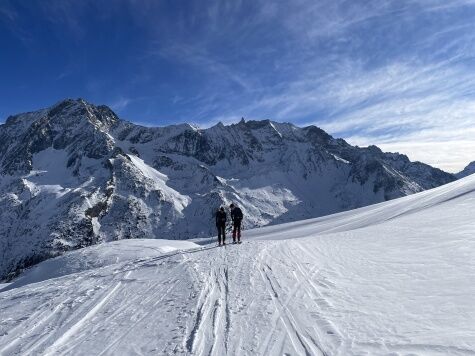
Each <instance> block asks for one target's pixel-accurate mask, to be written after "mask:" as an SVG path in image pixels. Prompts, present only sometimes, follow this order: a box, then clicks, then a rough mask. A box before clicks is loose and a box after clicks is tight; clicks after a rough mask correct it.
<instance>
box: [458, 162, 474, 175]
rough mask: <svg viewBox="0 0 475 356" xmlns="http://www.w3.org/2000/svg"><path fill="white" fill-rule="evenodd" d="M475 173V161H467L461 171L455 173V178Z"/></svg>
mask: <svg viewBox="0 0 475 356" xmlns="http://www.w3.org/2000/svg"><path fill="white" fill-rule="evenodd" d="M474 173H475V161H473V162H471V163H469V164H468V165H467V167H465V168H464V169H463V170H462V171H461V172H459V173H457V174H455V176H456V177H457V178H459V179H460V178H464V177H466V176H469V175H471V174H474Z"/></svg>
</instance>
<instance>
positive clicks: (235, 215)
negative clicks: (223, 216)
mask: <svg viewBox="0 0 475 356" xmlns="http://www.w3.org/2000/svg"><path fill="white" fill-rule="evenodd" d="M229 207H230V208H231V220H232V221H233V244H235V243H236V237H237V243H238V244H240V243H241V221H242V210H241V209H239V208H238V207H237V206H236V205H234V204H231V205H230V206H229Z"/></svg>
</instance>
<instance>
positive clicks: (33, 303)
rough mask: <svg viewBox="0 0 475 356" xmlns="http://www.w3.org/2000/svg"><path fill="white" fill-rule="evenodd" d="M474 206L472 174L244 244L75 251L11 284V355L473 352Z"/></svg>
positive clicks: (248, 237) (119, 245) (274, 229)
mask: <svg viewBox="0 0 475 356" xmlns="http://www.w3.org/2000/svg"><path fill="white" fill-rule="evenodd" d="M474 210H475V176H469V177H467V178H464V179H462V180H459V181H456V182H454V183H450V184H447V185H445V186H442V187H439V188H436V189H433V190H430V191H425V192H422V193H419V194H415V195H412V196H408V197H404V198H401V199H397V200H393V201H390V202H386V203H381V204H377V205H373V206H370V207H366V208H362V209H358V210H354V211H349V212H346V213H341V214H335V215H331V216H328V217H323V218H318V219H312V220H305V221H300V222H295V223H289V224H284V225H279V226H271V227H267V228H262V229H256V230H251V231H245V232H244V234H243V240H244V243H243V244H242V245H236V246H235V245H228V246H226V247H224V248H223V247H216V246H215V244H214V243H207V242H206V241H204V240H203V241H198V242H199V243H201V244H202V245H201V246H198V245H195V244H193V243H192V242H179V241H178V242H177V241H156V240H128V241H120V242H113V243H108V244H103V245H100V246H95V247H92V248H88V249H83V250H81V251H76V252H71V253H68V254H66V255H64V256H62V257H60V258H57V259H53V260H50V261H46V262H43V263H41V264H39V265H38V266H37V267H35V268H33V269H31V270H30V271H28V272H26V273H25V274H24V275H23V276H21V277H20V278H19V279H17V280H16V281H14V282H13V283H12V284H10V285H4V290H3V291H1V292H0V314H1V319H0V354H2V355H119V354H120V355H129V354H130V355H170V354H178V355H217V356H218V355H475V303H474V300H473V297H474V295H475V258H474V256H475V219H474V214H473V211H474ZM228 239H229V238H228Z"/></svg>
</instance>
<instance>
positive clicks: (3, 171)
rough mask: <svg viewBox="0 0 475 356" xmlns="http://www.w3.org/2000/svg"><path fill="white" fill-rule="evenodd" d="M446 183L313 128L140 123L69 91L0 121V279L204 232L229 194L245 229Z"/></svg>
mask: <svg viewBox="0 0 475 356" xmlns="http://www.w3.org/2000/svg"><path fill="white" fill-rule="evenodd" d="M454 179H455V177H454V176H453V175H451V174H448V173H445V172H443V171H441V170H439V169H436V168H433V167H430V166H428V165H425V164H422V163H418V162H410V161H409V159H408V158H407V157H406V156H404V155H400V154H396V153H384V152H382V151H381V150H380V149H378V148H377V147H374V146H370V147H368V148H359V147H353V146H351V145H349V144H348V143H347V142H345V141H344V140H342V139H335V138H333V137H332V136H331V135H329V134H328V133H326V132H325V131H323V130H321V129H320V128H317V127H315V126H309V127H304V128H300V127H297V126H295V125H292V124H289V123H278V122H274V121H271V120H263V121H252V120H248V121H246V120H242V121H240V122H239V123H237V124H231V125H216V126H213V127H211V128H207V129H198V128H196V127H195V126H193V125H189V124H179V125H171V126H166V127H155V128H149V127H143V126H139V125H135V124H133V123H130V122H127V121H124V120H121V119H119V118H118V117H117V116H116V115H115V114H114V112H113V111H112V110H110V109H109V108H108V107H106V106H95V105H92V104H90V103H87V102H86V101H84V100H82V99H77V100H72V99H68V100H64V101H61V102H59V103H57V104H55V105H54V106H52V107H51V108H47V109H42V110H39V111H37V112H33V113H26V114H20V115H15V116H13V117H10V118H8V120H7V121H6V123H5V124H3V125H0V221H1V222H2V224H1V225H0V249H1V251H2V252H3V256H2V259H0V279H2V278H5V277H7V276H13V275H14V274H15V273H16V272H17V271H19V269H21V268H22V267H25V266H29V265H32V264H35V263H37V262H39V261H41V260H44V259H47V258H49V257H52V256H56V255H59V254H61V253H63V252H64V251H68V250H72V249H77V248H81V247H84V246H88V245H92V244H96V243H99V242H104V241H113V240H120V239H128V238H166V239H188V238H196V237H205V236H210V235H211V234H213V233H214V229H215V227H214V221H213V214H214V212H215V210H216V208H217V207H219V206H220V205H225V206H228V205H229V204H230V203H231V202H235V203H237V204H238V205H240V206H241V208H242V210H243V211H244V214H245V220H244V227H245V228H246V229H248V228H252V227H256V226H264V225H269V224H277V223H282V222H289V221H296V220H301V219H305V218H313V217H318V216H323V215H326V214H330V213H335V212H340V211H344V210H349V209H353V208H358V207H361V206H365V205H368V204H373V203H378V202H382V201H385V200H388V199H393V198H397V197H401V196H405V195H408V194H412V193H415V192H420V191H422V190H425V189H429V188H433V187H437V186H439V185H442V184H445V183H448V182H450V181H453V180H454Z"/></svg>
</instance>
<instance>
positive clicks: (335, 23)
mask: <svg viewBox="0 0 475 356" xmlns="http://www.w3.org/2000/svg"><path fill="white" fill-rule="evenodd" d="M28 4H29V5H28V6H25V5H24V4H23V5H21V6H20V5H18V3H16V2H14V1H10V0H5V2H4V3H2V4H0V26H3V29H5V30H7V31H6V32H5V31H4V32H3V34H5V33H9V34H11V35H12V36H13V37H14V38H16V39H18V40H19V41H20V42H21V43H24V47H25V48H26V49H25V52H26V53H22V54H21V56H20V55H19V56H18V58H15V57H12V58H11V62H10V63H6V65H2V67H3V68H12V66H11V63H15V64H17V63H21V61H22V60H25V58H26V59H28V58H30V57H31V58H32V61H33V62H32V63H34V65H25V67H24V68H22V67H21V66H20V65H15V66H13V71H14V70H15V68H18V75H17V77H18V76H22V75H23V76H25V77H26V78H27V79H28V82H29V83H30V82H31V83H30V87H31V93H28V92H27V91H25V88H21V89H20V88H19V89H18V92H15V85H14V84H15V83H14V82H12V83H10V84H11V85H8V82H6V87H8V89H9V90H8V91H4V92H2V91H1V88H0V94H1V95H0V111H1V112H7V111H8V110H16V109H14V107H13V104H14V103H15V100H16V99H15V98H19V97H23V96H25V95H28V94H30V95H28V97H31V98H34V99H37V98H38V95H37V93H38V92H41V96H42V97H44V98H43V99H42V100H44V101H45V102H44V104H43V101H41V104H38V106H39V107H43V106H46V104H50V102H56V101H57V100H59V99H60V98H59V97H58V95H64V96H69V97H77V96H82V97H85V98H86V99H88V100H90V101H92V102H96V103H99V104H102V103H105V104H109V105H110V106H111V107H112V108H113V109H114V110H116V111H117V112H118V114H119V115H120V116H122V117H125V118H126V119H129V120H131V121H135V122H140V123H141V124H145V125H165V124H170V123H176V122H185V121H187V122H192V123H194V124H198V125H200V126H211V125H214V124H215V123H217V122H218V121H222V122H224V123H232V122H235V121H236V120H239V119H240V118H241V117H242V116H244V117H245V118H254V119H261V118H270V119H274V120H277V121H287V122H293V123H295V124H298V125H308V124H315V125H318V126H320V127H322V128H323V129H325V130H327V131H329V132H330V133H331V134H333V135H334V136H337V137H343V138H345V139H347V140H348V141H349V142H350V143H353V144H358V145H369V144H376V145H378V146H380V147H381V148H383V149H385V150H391V151H399V152H401V153H405V154H407V155H408V156H409V157H410V158H411V159H415V160H421V161H424V162H426V163H429V164H432V165H434V166H437V167H440V168H443V169H445V170H448V171H451V172H455V171H459V170H461V169H462V168H463V167H464V166H465V165H466V164H468V163H469V162H470V161H473V160H474V159H475V150H474V144H473V141H474V139H473V137H474V135H473V134H474V132H473V130H474V129H473V128H474V127H475V116H474V114H475V113H474V111H475V89H473V88H475V57H474V53H475V0H451V1H446V0H385V1H363V0H331V1H330V0H320V1H314V0H294V1H284V0H276V1H272V2H269V1H264V0H253V1H250V0H239V1H237V0H206V1H200V2H199V3H198V2H185V3H182V2H180V3H176V2H165V1H152V0H142V1H137V0H114V1H111V2H107V3H102V2H96V1H92V0H85V1H81V2H77V1H72V0H61V1H57V0H52V1H48V2H42V1H37V0H32V1H31V2H30V3H28ZM34 4H36V5H34ZM31 9H34V11H33V10H31ZM28 10H31V11H30V12H31V13H30V14H29V16H27V15H28ZM36 29H44V33H43V34H42V36H40V35H38V34H37V32H38V31H36ZM1 40H2V35H1V34H0V41H1ZM54 41H56V42H54ZM12 43H13V42H12ZM45 46H46V47H47V46H50V47H47V48H54V50H55V54H56V55H55V57H54V60H55V63H54V64H51V65H50V67H48V63H49V58H46V59H45V58H43V61H41V58H40V60H38V59H37V58H36V57H37V56H39V55H41V53H48V52H47V51H42V48H43V47H45ZM10 54H11V53H10ZM5 58H6V57H5ZM63 58H64V60H63V61H62V60H61V59H63ZM0 64H2V58H0ZM8 64H10V65H8ZM2 67H0V70H1V68H2ZM35 68H37V70H38V71H40V70H41V71H45V72H47V73H48V75H43V76H38V75H37V73H35V72H32V71H33V70H34V69H35ZM13 71H12V70H9V72H5V73H4V74H5V75H2V78H3V79H4V80H7V79H8V77H10V78H12V79H11V80H12V81H14V80H15V79H14V78H15V75H14V74H15V73H14V72H13ZM0 74H2V72H0ZM36 77H38V79H37V80H38V82H36V83H35V82H34V79H32V78H36ZM5 78H7V79H5ZM49 78H51V82H49V81H48V80H49ZM58 78H59V79H60V80H58ZM23 82H24V81H23ZM38 88H43V89H42V90H38ZM49 91H50V92H49ZM9 96H11V97H9ZM2 100H4V102H2ZM37 100H39V99H37ZM18 105H20V104H18ZM33 105H34V104H33V103H32V104H31V106H33ZM31 106H30V107H31ZM10 107H11V109H10ZM30 107H28V109H30ZM12 113H15V111H13V112H12Z"/></svg>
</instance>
